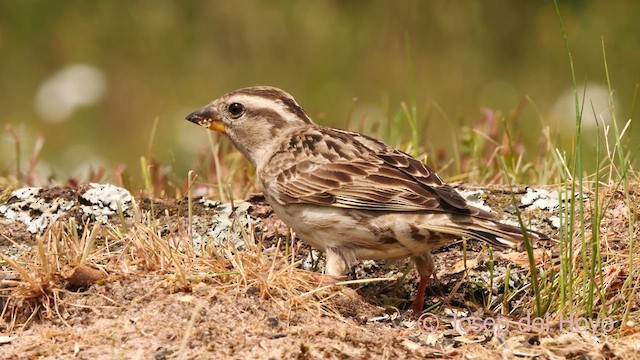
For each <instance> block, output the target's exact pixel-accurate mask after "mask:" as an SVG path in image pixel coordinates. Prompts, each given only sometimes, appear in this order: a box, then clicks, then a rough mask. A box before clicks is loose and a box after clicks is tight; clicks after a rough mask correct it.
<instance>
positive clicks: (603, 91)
mask: <svg viewBox="0 0 640 360" xmlns="http://www.w3.org/2000/svg"><path fill="white" fill-rule="evenodd" d="M577 88H578V101H579V102H580V106H581V111H582V127H583V128H584V129H585V130H588V129H595V128H597V125H598V124H599V125H600V126H603V125H609V124H611V120H612V119H613V116H612V114H611V110H610V108H609V90H608V89H607V88H606V87H604V86H602V85H598V84H595V83H587V84H586V85H585V84H578V87H577ZM583 102H584V104H583ZM613 103H614V104H615V105H617V99H616V98H615V96H614V98H613ZM551 119H553V120H555V121H558V122H559V123H560V125H561V126H563V127H568V128H572V127H573V126H575V122H576V105H575V97H574V93H573V89H567V90H566V91H565V92H564V93H563V94H562V95H560V97H559V98H558V100H556V103H555V105H554V106H553V109H552V110H551Z"/></svg>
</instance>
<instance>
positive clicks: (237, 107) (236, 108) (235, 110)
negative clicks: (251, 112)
mask: <svg viewBox="0 0 640 360" xmlns="http://www.w3.org/2000/svg"><path fill="white" fill-rule="evenodd" d="M243 111H244V106H242V104H240V103H231V104H230V105H229V113H230V114H231V115H233V116H240V114H242V112H243Z"/></svg>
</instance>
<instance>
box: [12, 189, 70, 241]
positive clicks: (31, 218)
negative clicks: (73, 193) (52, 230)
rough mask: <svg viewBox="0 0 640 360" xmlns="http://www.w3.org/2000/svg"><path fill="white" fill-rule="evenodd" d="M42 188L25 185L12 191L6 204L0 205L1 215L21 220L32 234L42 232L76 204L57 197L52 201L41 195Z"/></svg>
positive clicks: (13, 219)
mask: <svg viewBox="0 0 640 360" xmlns="http://www.w3.org/2000/svg"><path fill="white" fill-rule="evenodd" d="M41 192H42V188H39V187H25V188H20V189H17V190H15V191H13V192H12V193H11V198H10V199H9V201H8V202H7V203H6V204H3V205H1V206H0V216H2V217H3V218H5V219H7V220H9V221H19V222H22V223H23V224H25V225H26V227H27V231H29V232H30V233H32V234H42V233H43V232H44V231H45V230H46V229H47V228H48V227H49V225H51V223H53V222H54V221H56V220H57V219H58V218H60V216H62V215H63V214H65V213H66V212H67V211H68V210H69V209H71V208H72V207H73V205H74V204H75V202H74V201H72V200H66V199H64V198H60V197H58V198H55V199H53V200H52V201H50V202H47V200H46V199H44V198H42V197H40V194H41Z"/></svg>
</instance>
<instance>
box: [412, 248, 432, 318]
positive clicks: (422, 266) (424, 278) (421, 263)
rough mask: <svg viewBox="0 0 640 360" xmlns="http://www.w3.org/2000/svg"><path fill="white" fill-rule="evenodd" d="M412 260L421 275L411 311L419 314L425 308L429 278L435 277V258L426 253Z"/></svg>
mask: <svg viewBox="0 0 640 360" xmlns="http://www.w3.org/2000/svg"><path fill="white" fill-rule="evenodd" d="M411 259H412V260H413V262H415V264H416V269H417V270H418V274H420V283H419V284H418V293H417V294H416V297H415V299H414V300H413V303H412V304H411V309H412V310H413V312H414V313H416V314H419V313H421V312H422V309H423V308H424V293H425V290H426V289H427V283H428V281H429V278H430V277H431V275H434V276H435V272H434V270H435V264H434V263H433V258H432V257H431V253H429V252H426V253H424V254H422V255H420V256H414V257H412V258H411Z"/></svg>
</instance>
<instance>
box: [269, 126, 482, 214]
mask: <svg viewBox="0 0 640 360" xmlns="http://www.w3.org/2000/svg"><path fill="white" fill-rule="evenodd" d="M270 162H271V164H272V166H268V167H265V168H267V169H264V170H263V171H262V173H261V174H260V175H261V176H260V177H261V179H262V181H263V182H266V183H268V182H270V181H274V182H275V184H276V186H275V187H276V188H277V193H278V194H277V196H276V198H277V199H278V200H279V201H280V202H281V203H283V204H288V203H308V204H317V205H323V206H335V207H341V208H350V209H363V210H380V211H383V210H392V211H424V210H431V211H449V212H451V211H452V212H455V213H460V214H471V215H476V216H478V215H480V216H481V217H487V218H492V217H493V215H491V214H490V213H486V212H484V211H481V210H479V209H476V208H473V207H469V206H468V205H467V203H466V201H465V200H464V199H463V198H462V197H461V196H460V194H458V193H457V192H456V191H455V190H454V189H453V188H452V187H450V186H449V185H447V184H445V183H444V182H443V181H442V179H440V178H439V177H438V175H436V174H435V172H433V171H432V170H431V169H430V168H429V167H427V166H426V165H425V164H423V163H422V162H420V161H418V160H416V159H415V158H413V157H411V156H409V155H408V154H405V153H403V152H401V151H399V150H396V149H393V148H391V147H389V146H387V145H385V144H384V143H382V142H380V141H377V140H375V139H372V138H369V137H366V136H364V135H361V134H357V133H352V132H348V131H342V130H336V129H330V128H324V127H320V126H314V127H310V128H307V129H304V130H303V131H300V132H297V133H294V134H292V135H291V138H290V139H289V141H285V142H284V143H283V146H282V147H281V148H280V149H279V150H278V151H276V152H275V154H274V155H273V156H272V158H271V160H270Z"/></svg>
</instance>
